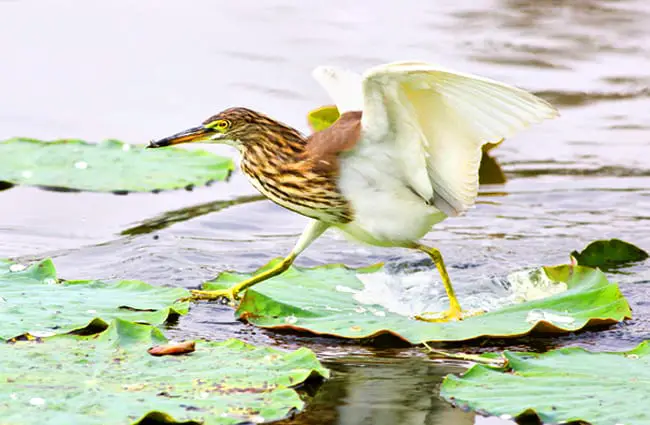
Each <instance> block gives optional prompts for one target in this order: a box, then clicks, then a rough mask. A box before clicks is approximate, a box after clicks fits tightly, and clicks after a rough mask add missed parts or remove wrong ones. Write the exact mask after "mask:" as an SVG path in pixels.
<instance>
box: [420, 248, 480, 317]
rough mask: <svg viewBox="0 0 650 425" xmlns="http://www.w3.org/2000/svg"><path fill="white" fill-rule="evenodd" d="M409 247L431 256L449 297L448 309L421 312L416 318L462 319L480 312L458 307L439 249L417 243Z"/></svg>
mask: <svg viewBox="0 0 650 425" xmlns="http://www.w3.org/2000/svg"><path fill="white" fill-rule="evenodd" d="M411 248H413V249H417V250H419V251H422V252H425V253H427V254H428V255H429V256H430V257H431V260H433V263H434V264H435V265H436V268H437V269H438V272H439V273H440V277H441V278H442V284H443V285H444V287H445V291H446V292H447V297H448V298H449V309H448V310H447V311H444V312H441V313H429V312H427V313H422V314H419V315H417V316H415V318H416V319H418V320H423V321H425V322H448V321H451V320H463V319H464V318H467V317H470V316H475V315H477V314H480V312H467V311H463V310H462V309H461V308H460V303H459V302H458V298H456V293H455V292H454V287H453V286H451V279H449V274H447V268H446V267H445V262H444V261H443V260H442V254H440V251H438V250H437V249H436V248H432V247H428V246H425V245H422V244H419V243H418V244H414V245H412V246H411Z"/></svg>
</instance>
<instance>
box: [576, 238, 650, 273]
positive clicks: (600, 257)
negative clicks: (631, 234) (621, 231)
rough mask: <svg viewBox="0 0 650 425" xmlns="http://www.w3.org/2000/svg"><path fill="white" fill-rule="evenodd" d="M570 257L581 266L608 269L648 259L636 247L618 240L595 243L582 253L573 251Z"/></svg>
mask: <svg viewBox="0 0 650 425" xmlns="http://www.w3.org/2000/svg"><path fill="white" fill-rule="evenodd" d="M571 256H572V257H573V258H575V259H576V261H577V262H578V264H580V265H581V266H588V267H600V268H602V269H608V268H612V267H616V266H622V265H626V264H630V263H634V262H636V261H643V260H645V259H647V258H648V253H647V252H646V251H644V250H642V249H641V248H639V247H638V246H635V245H632V244H631V243H629V242H625V241H622V240H620V239H609V240H602V241H595V242H592V243H590V244H589V245H587V247H586V248H585V249H583V250H582V252H578V251H573V252H572V253H571Z"/></svg>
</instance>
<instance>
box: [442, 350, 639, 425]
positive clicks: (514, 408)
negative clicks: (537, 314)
mask: <svg viewBox="0 0 650 425" xmlns="http://www.w3.org/2000/svg"><path fill="white" fill-rule="evenodd" d="M503 356H504V357H505V359H506V360H507V362H508V363H507V368H506V369H497V368H493V367H489V366H483V365H476V366H473V367H472V368H470V369H469V371H467V372H466V373H465V374H464V375H463V376H462V377H461V378H459V377H457V376H454V375H449V376H447V377H446V378H445V380H444V381H443V384H442V388H441V396H442V397H443V398H444V399H446V400H447V401H449V402H451V403H453V404H455V405H459V406H463V407H467V408H470V409H472V410H477V411H481V412H484V413H487V414H490V415H496V416H504V415H506V416H509V417H513V418H519V417H522V416H529V415H537V416H538V417H539V418H540V419H541V421H542V422H543V423H545V424H564V423H570V422H587V423H590V424H592V425H614V424H645V423H650V411H649V410H648V408H647V404H646V403H647V400H648V399H650V347H649V346H648V342H647V341H646V342H644V343H642V344H641V345H639V346H638V347H637V348H635V349H634V350H632V351H629V352H626V353H592V352H589V351H586V350H584V349H582V348H575V347H574V348H563V349H559V350H553V351H549V352H548V353H543V354H532V353H513V352H510V351H506V352H504V353H503Z"/></svg>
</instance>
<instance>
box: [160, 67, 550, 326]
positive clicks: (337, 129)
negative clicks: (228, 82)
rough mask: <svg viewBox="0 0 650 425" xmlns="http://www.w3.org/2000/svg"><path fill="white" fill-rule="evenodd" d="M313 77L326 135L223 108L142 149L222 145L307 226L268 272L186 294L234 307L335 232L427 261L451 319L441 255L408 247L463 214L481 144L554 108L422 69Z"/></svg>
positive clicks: (499, 87)
mask: <svg viewBox="0 0 650 425" xmlns="http://www.w3.org/2000/svg"><path fill="white" fill-rule="evenodd" d="M314 76H315V77H316V79H317V80H318V81H319V82H320V83H321V84H322V85H323V87H324V88H325V89H326V90H327V91H328V92H329V94H330V96H331V97H332V98H333V100H334V101H335V103H336V104H337V106H338V108H339V110H340V112H341V117H340V118H339V119H338V120H337V121H336V122H335V123H334V124H333V125H332V126H331V127H329V128H327V129H326V130H323V131H320V132H316V133H314V134H312V135H311V136H309V137H305V136H303V135H301V134H300V133H299V132H298V131H297V130H295V129H293V128H291V127H289V126H287V125H285V124H283V123H280V122H278V121H276V120H273V119H271V118H269V117H267V116H265V115H263V114H260V113H258V112H255V111H252V110H250V109H246V108H230V109H226V110H224V111H223V112H221V113H219V114H217V115H215V116H213V117H210V118H209V119H208V120H206V121H205V122H204V123H203V125H202V126H200V127H196V128H192V129H190V130H187V131H185V132H181V133H178V134H176V135H174V136H171V137H168V138H165V139H161V140H159V141H157V142H152V144H151V145H150V146H151V147H160V146H166V145H170V144H176V143H183V142H187V141H213V142H220V143H226V144H230V145H233V146H235V147H236V148H237V149H238V150H239V151H240V153H241V168H242V171H243V172H244V173H245V174H246V175H247V176H248V178H249V179H250V181H251V183H252V184H253V186H255V187H256V188H257V189H258V190H259V191H260V192H261V193H262V194H264V195H265V196H267V197H268V198H269V199H270V200H272V201H273V202H275V203H277V204H279V205H281V206H283V207H285V208H287V209H289V210H292V211H294V212H297V213H299V214H302V215H304V216H307V217H310V218H311V219H313V220H312V222H311V223H310V224H309V225H308V226H307V228H306V229H305V231H304V232H303V234H302V236H301V238H300V239H299V241H298V243H297V244H296V246H295V247H294V249H293V250H292V252H291V253H290V254H289V256H288V257H287V258H286V259H285V261H283V262H282V264H281V265H279V266H278V267H277V268H276V269H273V270H270V271H267V272H264V273H262V274H260V275H256V276H254V277H253V278H251V279H249V280H247V281H244V282H242V283H241V284H238V285H236V286H235V287H233V288H231V289H230V290H227V291H195V295H196V296H197V297H198V298H208V299H213V298H217V297H221V296H226V297H228V298H231V299H234V298H237V297H238V296H239V293H240V292H241V291H243V290H245V289H246V288H248V287H250V286H252V285H254V284H256V283H258V282H260V281H262V280H264V279H267V278H270V277H272V276H274V275H277V274H278V273H281V272H282V271H284V270H286V268H287V267H288V266H289V265H290V264H291V263H292V262H293V260H294V259H295V258H296V257H297V256H298V254H300V252H302V251H303V250H304V249H305V248H306V247H307V246H308V245H309V244H310V243H311V242H312V241H313V240H315V239H316V238H317V237H319V236H320V235H321V234H322V233H323V232H324V231H325V230H326V229H328V228H330V227H335V228H338V229H340V230H341V231H342V232H343V233H345V234H347V235H348V236H350V237H351V238H353V239H355V240H358V241H361V242H364V243H367V244H371V245H377V246H384V247H403V248H413V249H418V250H420V251H424V252H426V253H427V254H429V255H430V256H431V257H432V259H433V260H434V262H435V264H436V266H437V267H438V270H439V271H440V274H441V276H442V280H443V283H444V285H445V289H446V290H447V293H448V295H449V298H450V310H449V311H448V312H447V313H445V315H444V318H445V319H450V318H451V319H460V318H462V312H461V309H460V304H459V303H458V302H457V300H456V298H455V295H454V293H453V289H452V287H451V282H450V280H449V277H448V276H447V272H446V270H445V267H444V263H443V262H442V256H441V255H440V253H439V252H438V251H437V250H436V249H435V248H429V247H425V246H423V245H421V244H420V243H419V242H418V241H419V240H420V239H421V238H422V237H423V236H424V235H426V234H427V233H428V232H429V231H430V230H431V228H432V226H433V225H435V224H436V223H438V222H440V221H442V220H444V219H445V218H447V217H448V216H457V215H460V214H462V213H464V212H465V211H466V210H467V209H468V208H469V207H471V206H472V205H473V204H474V201H475V199H476V196H477V193H478V168H479V163H480V159H481V154H482V151H481V146H482V145H483V144H485V143H488V142H495V141H498V140H501V139H503V138H504V137H509V136H510V135H512V134H513V133H514V132H516V131H518V130H521V129H523V128H525V127H526V126H528V125H529V124H530V123H534V122H539V121H541V120H543V119H545V118H551V117H553V116H555V115H556V111H555V109H554V108H553V107H552V106H550V105H549V104H548V103H546V102H545V101H543V100H542V99H539V98H537V97H535V96H534V95H532V94H530V93H528V92H525V91H523V90H520V89H517V88H514V87H511V86H508V85H505V84H502V83H499V82H495V81H492V80H487V79H484V78H481V77H476V76H471V75H467V74H461V73H456V72H452V71H449V70H445V69H443V68H440V67H437V66H433V65H430V64H426V63H418V62H401V63H394V64H388V65H382V66H379V67H376V68H372V69H370V70H369V71H367V72H366V74H364V76H363V78H362V77H361V76H359V75H357V74H354V73H352V72H349V71H345V70H340V69H336V68H325V67H321V68H317V70H316V71H315V72H314Z"/></svg>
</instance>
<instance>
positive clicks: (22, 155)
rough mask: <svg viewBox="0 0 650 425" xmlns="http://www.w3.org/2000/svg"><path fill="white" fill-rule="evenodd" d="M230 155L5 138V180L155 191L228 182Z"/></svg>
mask: <svg viewBox="0 0 650 425" xmlns="http://www.w3.org/2000/svg"><path fill="white" fill-rule="evenodd" d="M233 167H234V165H233V162H232V160H230V159H228V158H223V157H220V156H216V155H213V154H211V153H209V152H205V151H188V150H183V149H173V148H172V149H146V150H145V148H144V146H139V145H130V144H126V143H122V142H118V141H116V140H107V141H103V142H100V143H87V142H84V141H81V140H57V141H53V142H44V141H40V140H33V139H20V138H19V139H11V140H7V141H5V142H0V182H2V181H4V182H8V183H11V184H23V185H30V186H41V187H50V188H63V189H71V190H86V191H93V192H117V193H126V192H151V191H158V190H166V189H179V188H189V187H194V186H201V185H204V184H207V183H209V182H211V181H215V180H224V179H226V178H227V177H228V175H229V174H230V172H231V171H232V170H233Z"/></svg>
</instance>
